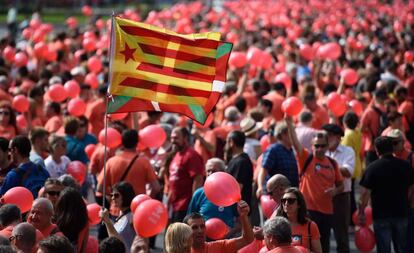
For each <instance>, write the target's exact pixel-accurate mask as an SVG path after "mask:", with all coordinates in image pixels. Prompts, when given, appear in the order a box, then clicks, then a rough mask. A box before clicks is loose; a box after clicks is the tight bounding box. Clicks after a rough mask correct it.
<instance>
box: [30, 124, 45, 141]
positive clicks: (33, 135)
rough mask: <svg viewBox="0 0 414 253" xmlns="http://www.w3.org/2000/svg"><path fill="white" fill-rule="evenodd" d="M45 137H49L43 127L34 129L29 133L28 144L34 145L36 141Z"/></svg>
mask: <svg viewBox="0 0 414 253" xmlns="http://www.w3.org/2000/svg"><path fill="white" fill-rule="evenodd" d="M46 136H49V132H48V131H47V130H46V129H44V128H43V127H35V128H33V129H32V130H31V131H30V133H29V137H30V142H31V143H32V144H34V143H35V142H36V140H38V139H41V138H44V137H46Z"/></svg>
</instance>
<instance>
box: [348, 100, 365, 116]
mask: <svg viewBox="0 0 414 253" xmlns="http://www.w3.org/2000/svg"><path fill="white" fill-rule="evenodd" d="M348 105H349V107H351V109H352V111H354V112H355V113H356V115H358V117H361V116H362V113H363V112H364V108H363V107H362V104H361V102H359V101H358V100H356V99H353V100H351V101H349V103H348Z"/></svg>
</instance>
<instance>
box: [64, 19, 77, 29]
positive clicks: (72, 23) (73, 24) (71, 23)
mask: <svg viewBox="0 0 414 253" xmlns="http://www.w3.org/2000/svg"><path fill="white" fill-rule="evenodd" d="M66 25H67V26H68V27H69V28H70V29H74V28H76V27H77V26H78V20H77V19H76V18H75V17H68V18H67V19H66Z"/></svg>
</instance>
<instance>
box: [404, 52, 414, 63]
mask: <svg viewBox="0 0 414 253" xmlns="http://www.w3.org/2000/svg"><path fill="white" fill-rule="evenodd" d="M404 61H405V62H406V63H412V62H413V61H414V53H413V52H411V51H407V52H405V53H404Z"/></svg>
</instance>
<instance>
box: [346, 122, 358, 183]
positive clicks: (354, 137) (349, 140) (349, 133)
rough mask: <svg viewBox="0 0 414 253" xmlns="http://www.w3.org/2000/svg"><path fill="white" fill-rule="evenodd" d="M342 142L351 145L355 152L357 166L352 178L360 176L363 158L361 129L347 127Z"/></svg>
mask: <svg viewBox="0 0 414 253" xmlns="http://www.w3.org/2000/svg"><path fill="white" fill-rule="evenodd" d="M341 144H342V145H345V146H348V147H351V148H352V149H353V150H354V153H355V168H354V174H353V175H352V178H359V177H360V176H361V172H362V160H361V150H362V133H361V130H359V129H355V130H351V129H346V130H345V134H344V137H342V140H341Z"/></svg>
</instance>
